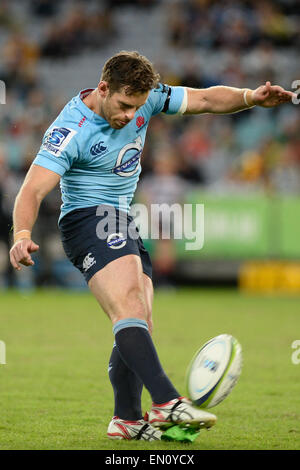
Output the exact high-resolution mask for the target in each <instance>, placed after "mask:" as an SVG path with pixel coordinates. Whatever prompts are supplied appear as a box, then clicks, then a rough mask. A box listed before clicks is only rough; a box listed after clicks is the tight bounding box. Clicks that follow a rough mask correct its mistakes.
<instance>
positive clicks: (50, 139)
mask: <svg viewBox="0 0 300 470" xmlns="http://www.w3.org/2000/svg"><path fill="white" fill-rule="evenodd" d="M75 134H77V131H75V130H74V129H70V128H68V127H52V129H49V131H48V132H47V133H46V135H45V138H44V141H43V143H42V149H45V150H47V151H48V152H49V153H51V154H52V155H55V156H56V157H59V156H60V155H61V153H62V151H63V150H64V149H65V148H66V146H67V145H68V143H69V142H70V140H71V139H72V137H73V136H74V135H75Z"/></svg>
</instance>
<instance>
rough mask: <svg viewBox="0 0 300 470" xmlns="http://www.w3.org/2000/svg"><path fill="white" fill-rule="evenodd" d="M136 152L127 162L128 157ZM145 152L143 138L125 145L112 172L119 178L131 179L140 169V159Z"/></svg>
mask: <svg viewBox="0 0 300 470" xmlns="http://www.w3.org/2000/svg"><path fill="white" fill-rule="evenodd" d="M134 150H135V151H136V152H135V153H134V155H132V156H131V157H130V158H128V159H127V160H126V155H128V153H129V152H130V153H132V151H134ZM142 150H143V143H142V138H141V137H138V138H137V139H135V141H134V142H130V143H129V144H127V145H125V146H124V147H123V148H122V149H121V150H120V152H119V155H118V158H117V161H116V165H115V167H114V168H113V169H112V172H113V173H115V174H116V175H118V176H124V177H129V176H132V175H134V174H135V173H136V172H137V171H138V170H139V167H140V159H141V154H142Z"/></svg>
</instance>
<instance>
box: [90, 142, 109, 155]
mask: <svg viewBox="0 0 300 470" xmlns="http://www.w3.org/2000/svg"><path fill="white" fill-rule="evenodd" d="M103 143H104V142H103V140H101V141H100V142H98V143H97V144H95V145H93V146H92V147H91V149H90V152H91V155H94V156H96V155H98V156H99V155H103V154H104V153H105V152H106V151H107V147H105V145H102V144H103Z"/></svg>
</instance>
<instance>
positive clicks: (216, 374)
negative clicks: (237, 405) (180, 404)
mask: <svg viewBox="0 0 300 470" xmlns="http://www.w3.org/2000/svg"><path fill="white" fill-rule="evenodd" d="M241 371H242V348H241V345H240V343H239V342H238V341H237V339H235V338H234V337H233V336H231V335H228V334H223V335H219V336H216V337H215V338H212V339H211V340H210V341H208V342H207V343H205V344H204V345H203V346H202V347H201V348H200V349H199V350H198V351H197V353H196V354H195V356H194V357H193V359H192V361H191V363H190V365H189V367H188V370H187V374H186V387H187V393H188V396H189V398H190V399H191V400H192V402H193V403H194V405H196V406H199V407H200V408H212V407H213V406H216V405H218V403H220V402H221V401H223V400H224V399H225V398H226V397H227V396H228V395H229V393H230V392H231V390H232V389H233V387H234V386H235V384H236V382H237V380H238V378H239V376H240V374H241Z"/></svg>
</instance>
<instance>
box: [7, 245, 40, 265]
mask: <svg viewBox="0 0 300 470" xmlns="http://www.w3.org/2000/svg"><path fill="white" fill-rule="evenodd" d="M38 249H39V245H37V244H36V243H34V242H33V241H32V240H29V239H28V238H22V239H21V240H18V241H17V242H16V243H15V244H14V245H13V246H12V248H11V250H10V252H9V257H10V262H11V264H12V266H13V267H14V268H15V269H16V270H17V271H20V270H21V266H20V264H23V265H24V266H33V265H34V261H33V260H32V258H31V256H30V254H31V253H34V252H35V251H37V250H38Z"/></svg>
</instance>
